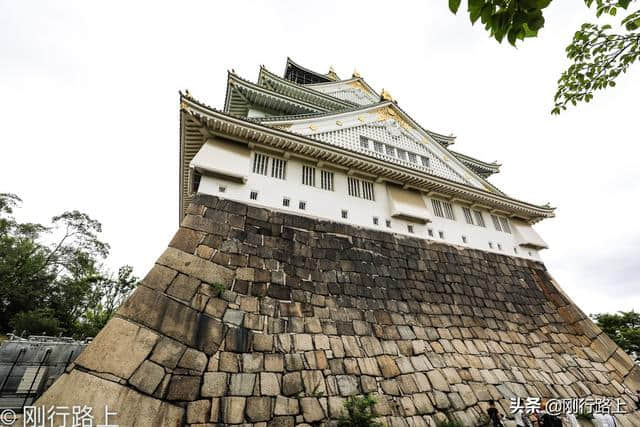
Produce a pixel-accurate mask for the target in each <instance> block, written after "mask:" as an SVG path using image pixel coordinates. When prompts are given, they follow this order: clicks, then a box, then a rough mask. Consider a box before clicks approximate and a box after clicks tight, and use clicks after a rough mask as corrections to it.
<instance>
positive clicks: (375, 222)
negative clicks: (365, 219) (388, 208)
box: [373, 216, 379, 225]
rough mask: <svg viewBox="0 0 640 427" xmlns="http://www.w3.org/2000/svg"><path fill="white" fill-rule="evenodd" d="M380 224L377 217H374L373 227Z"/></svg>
mask: <svg viewBox="0 0 640 427" xmlns="http://www.w3.org/2000/svg"><path fill="white" fill-rule="evenodd" d="M378 222H379V221H378V217H377V216H374V217H373V225H378Z"/></svg>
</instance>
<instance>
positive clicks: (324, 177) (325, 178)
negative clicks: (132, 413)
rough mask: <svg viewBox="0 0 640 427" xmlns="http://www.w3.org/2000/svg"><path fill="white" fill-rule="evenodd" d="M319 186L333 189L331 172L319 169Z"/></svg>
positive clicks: (324, 188)
mask: <svg viewBox="0 0 640 427" xmlns="http://www.w3.org/2000/svg"><path fill="white" fill-rule="evenodd" d="M320 188H322V189H323V190H328V191H333V172H329V171H320Z"/></svg>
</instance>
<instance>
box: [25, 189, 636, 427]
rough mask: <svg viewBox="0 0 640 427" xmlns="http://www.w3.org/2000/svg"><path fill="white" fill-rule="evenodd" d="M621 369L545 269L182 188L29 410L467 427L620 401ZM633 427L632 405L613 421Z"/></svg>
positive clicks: (136, 419)
mask: <svg viewBox="0 0 640 427" xmlns="http://www.w3.org/2000/svg"><path fill="white" fill-rule="evenodd" d="M636 389H640V368H638V367H637V366H634V364H633V362H632V360H631V359H630V358H629V357H628V356H626V355H625V354H624V353H623V352H622V351H621V350H620V349H619V348H618V347H617V346H616V345H615V344H614V343H613V342H612V341H611V340H610V339H609V338H607V337H606V335H604V334H603V333H602V332H601V331H600V330H599V329H598V328H597V327H596V326H595V325H594V324H593V323H592V322H591V321H590V320H589V319H588V318H587V317H586V316H585V315H584V314H583V313H582V312H581V311H580V310H579V309H578V308H577V307H576V306H575V305H574V304H573V303H572V302H571V301H570V300H569V299H568V298H567V297H566V296H565V295H564V294H563V293H562V291H561V290H560V289H559V288H558V287H557V285H556V284H555V283H554V282H553V280H552V279H551V278H550V276H549V275H548V274H547V272H546V270H545V268H544V265H542V264H540V263H536V262H532V261H527V260H523V259H519V258H513V257H509V256H500V255H496V254H490V253H485V252H482V251H477V250H465V249H460V248H455V247H452V246H447V245H443V244H436V243H432V242H428V241H425V240H420V239H411V238H405V237H402V236H396V235H393V234H389V233H384V232H376V231H371V230H363V229H359V228H355V227H351V226H347V225H344V224H338V223H332V222H327V221H318V220H313V219H309V218H305V217H300V216H294V215H288V214H283V213H278V212H271V211H268V210H265V209H260V208H255V207H251V206H247V205H243V204H239V203H235V202H230V201H226V200H220V199H217V198H215V197H210V196H204V195H199V196H198V197H197V198H196V200H195V202H194V203H193V204H192V205H191V206H190V207H189V208H188V215H187V216H186V217H185V219H184V220H183V222H182V226H181V227H180V229H179V230H178V232H177V233H176V235H175V237H174V238H173V240H172V241H171V243H170V247H169V248H168V249H167V250H166V251H165V253H164V254H163V255H162V256H161V257H160V259H159V260H158V261H157V264H156V265H155V267H154V268H153V269H152V270H151V272H149V274H148V275H147V277H146V278H145V279H144V280H143V281H142V283H141V285H140V286H139V287H138V289H136V291H135V292H134V294H133V295H132V296H131V297H130V298H129V299H128V300H127V301H126V302H125V303H124V304H123V306H122V307H121V308H120V309H119V311H118V313H117V316H116V317H115V318H114V319H112V320H111V321H110V322H109V323H108V324H107V326H106V327H105V328H104V329H103V330H102V331H101V332H100V334H99V335H98V336H97V337H96V338H95V340H94V341H93V343H92V344H90V345H89V346H88V347H87V349H86V350H85V351H84V352H83V353H82V355H81V356H80V357H78V359H77V360H76V364H75V366H74V367H73V368H72V369H70V371H69V373H67V374H66V375H64V376H63V377H62V378H61V379H59V380H58V381H57V382H56V383H55V385H54V386H53V387H51V388H50V389H49V390H48V391H47V392H46V393H45V394H44V395H43V397H42V398H41V399H40V400H39V401H38V402H37V405H40V404H45V405H51V404H54V405H63V404H66V405H79V404H86V405H89V406H92V407H94V412H97V413H99V412H100V411H102V410H103V409H102V408H103V407H104V406H105V405H108V406H109V409H110V410H113V411H116V412H117V413H118V416H117V417H116V418H115V419H111V420H110V422H112V423H117V424H119V425H122V426H124V425H149V426H152V425H153V426H155V425H163V426H165V425H167V426H171V425H180V424H190V425H197V424H200V425H201V424H218V423H222V424H245V425H261V426H266V425H269V426H294V425H296V424H302V423H320V424H325V423H328V422H329V420H330V419H334V420H335V419H336V418H337V417H338V416H339V414H340V413H341V411H342V403H343V400H344V399H345V398H346V397H348V396H351V395H354V394H360V393H372V394H374V395H376V398H377V400H378V403H377V404H376V406H375V411H376V413H377V414H378V415H379V416H380V418H381V420H382V421H384V422H385V423H386V424H388V425H393V426H423V425H425V426H426V425H435V421H436V420H438V419H441V418H442V417H443V416H444V413H450V414H453V415H455V416H456V417H458V418H459V419H460V420H461V421H462V422H463V423H464V425H465V426H473V425H475V423H476V421H477V419H478V417H479V415H480V414H481V413H483V412H484V410H485V409H486V407H487V401H488V400H489V399H496V400H497V401H498V403H499V405H500V406H501V407H502V408H501V409H502V412H503V413H508V409H509V398H510V397H516V396H520V397H528V396H532V397H538V396H539V397H542V398H568V397H591V398H595V397H597V396H604V397H609V398H612V399H615V398H619V397H622V398H623V399H625V401H626V402H627V405H626V408H625V409H627V410H629V411H634V410H635V404H634V402H633V401H632V398H631V395H632V390H636ZM616 418H617V421H618V425H621V426H640V412H638V411H636V412H633V413H629V414H627V415H619V416H617V417H616Z"/></svg>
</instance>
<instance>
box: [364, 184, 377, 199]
mask: <svg viewBox="0 0 640 427" xmlns="http://www.w3.org/2000/svg"><path fill="white" fill-rule="evenodd" d="M362 197H363V198H364V199H366V200H376V197H375V194H374V192H373V182H368V181H362Z"/></svg>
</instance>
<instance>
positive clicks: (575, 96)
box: [449, 0, 640, 114]
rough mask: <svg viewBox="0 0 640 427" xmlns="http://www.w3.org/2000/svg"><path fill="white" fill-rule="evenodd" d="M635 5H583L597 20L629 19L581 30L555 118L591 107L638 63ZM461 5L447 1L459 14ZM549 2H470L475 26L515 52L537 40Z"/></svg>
mask: <svg viewBox="0 0 640 427" xmlns="http://www.w3.org/2000/svg"><path fill="white" fill-rule="evenodd" d="M636 2H637V0H585V5H586V6H587V7H588V8H592V7H595V12H596V13H595V15H596V18H601V17H609V18H614V17H616V16H617V15H618V12H620V11H624V12H625V16H624V17H623V18H622V19H621V20H620V21H619V24H618V25H617V26H616V28H614V27H613V26H612V25H611V24H603V25H598V24H594V23H585V24H583V25H582V26H581V27H580V28H579V29H578V30H577V31H576V33H575V34H574V36H573V39H572V41H571V43H570V44H569V46H567V48H566V54H567V58H568V59H569V60H570V61H571V65H570V66H569V67H568V68H567V69H566V70H565V71H563V72H562V74H561V76H560V78H559V80H558V87H557V90H556V93H555V96H554V98H553V99H554V106H553V108H552V110H551V113H552V114H560V113H561V112H562V111H564V110H566V109H567V106H568V105H577V104H578V103H579V102H589V101H591V100H592V99H593V96H594V94H595V92H597V91H599V90H603V89H606V88H609V87H613V86H615V85H616V79H617V78H618V77H619V76H620V75H621V74H624V73H626V72H627V71H628V69H629V67H630V66H631V65H632V64H634V63H635V62H637V61H638V58H639V57H640V9H636V10H634V11H630V10H629V9H630V6H631V5H632V4H636ZM461 3H462V2H461V0H449V9H450V10H451V11H452V12H453V13H457V12H458V10H459V8H460V6H461ZM550 4H551V0H468V1H467V11H468V13H469V18H470V19H471V23H472V24H474V23H475V22H477V21H478V20H480V21H481V22H482V23H483V24H484V26H485V29H486V31H487V32H488V33H489V35H490V36H491V37H493V38H495V39H496V40H497V41H498V42H499V43H501V42H502V41H503V40H504V39H505V38H506V39H507V40H508V42H509V43H510V44H511V45H513V46H515V45H516V43H517V42H518V41H523V40H525V39H526V38H528V37H537V36H538V32H539V30H541V29H542V28H543V27H544V24H545V18H544V11H545V9H546V8H547V7H548V6H549V5H550Z"/></svg>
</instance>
